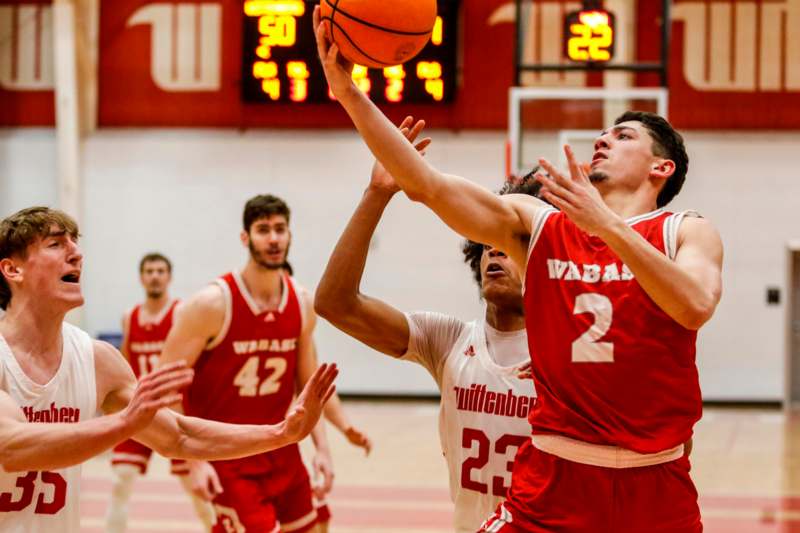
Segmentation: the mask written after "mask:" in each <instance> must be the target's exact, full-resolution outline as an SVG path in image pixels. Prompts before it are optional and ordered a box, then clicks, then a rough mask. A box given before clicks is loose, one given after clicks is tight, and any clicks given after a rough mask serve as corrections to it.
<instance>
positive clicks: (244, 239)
mask: <svg viewBox="0 0 800 533" xmlns="http://www.w3.org/2000/svg"><path fill="white" fill-rule="evenodd" d="M239 238H240V239H241V241H242V244H243V245H244V247H245V248H247V247H248V246H250V235H249V234H248V233H247V232H246V231H245V230H242V232H241V233H240V234H239Z"/></svg>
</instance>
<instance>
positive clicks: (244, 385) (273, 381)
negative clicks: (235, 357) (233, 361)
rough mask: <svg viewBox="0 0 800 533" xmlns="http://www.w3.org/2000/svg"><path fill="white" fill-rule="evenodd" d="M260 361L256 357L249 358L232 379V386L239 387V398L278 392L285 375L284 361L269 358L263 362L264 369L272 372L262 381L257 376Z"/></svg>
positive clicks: (279, 358) (280, 358)
mask: <svg viewBox="0 0 800 533" xmlns="http://www.w3.org/2000/svg"><path fill="white" fill-rule="evenodd" d="M260 360H261V358H260V357H259V356H257V355H253V356H251V357H249V358H248V359H247V361H245V363H244V364H243V365H242V368H241V369H240V370H239V372H238V373H237V374H236V377H235V378H233V384H234V385H236V386H237V387H239V396H256V395H258V396H267V395H268V394H275V393H276V392H278V391H279V390H280V388H281V378H282V377H283V375H284V374H285V373H286V359H284V358H283V357H270V358H268V359H267V360H265V361H264V368H266V369H268V370H272V372H271V373H270V374H269V376H267V378H266V379H265V380H263V381H262V380H261V378H260V377H259V375H258V369H259V361H260Z"/></svg>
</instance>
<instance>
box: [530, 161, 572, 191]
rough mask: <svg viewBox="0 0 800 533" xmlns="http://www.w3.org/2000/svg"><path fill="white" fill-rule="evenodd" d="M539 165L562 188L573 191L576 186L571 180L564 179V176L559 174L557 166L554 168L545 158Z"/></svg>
mask: <svg viewBox="0 0 800 533" xmlns="http://www.w3.org/2000/svg"><path fill="white" fill-rule="evenodd" d="M539 164H540V165H541V166H542V168H543V169H545V170H546V171H547V173H548V174H549V175H550V177H551V178H552V179H553V181H555V182H556V183H558V184H559V185H561V186H562V187H565V188H567V189H570V190H571V189H572V188H573V187H574V186H575V185H574V183H573V182H572V181H571V180H569V179H567V178H566V177H564V175H563V174H562V173H561V172H559V171H558V169H557V168H556V167H555V166H553V164H552V163H550V161H548V160H547V159H545V158H543V157H541V158H539Z"/></svg>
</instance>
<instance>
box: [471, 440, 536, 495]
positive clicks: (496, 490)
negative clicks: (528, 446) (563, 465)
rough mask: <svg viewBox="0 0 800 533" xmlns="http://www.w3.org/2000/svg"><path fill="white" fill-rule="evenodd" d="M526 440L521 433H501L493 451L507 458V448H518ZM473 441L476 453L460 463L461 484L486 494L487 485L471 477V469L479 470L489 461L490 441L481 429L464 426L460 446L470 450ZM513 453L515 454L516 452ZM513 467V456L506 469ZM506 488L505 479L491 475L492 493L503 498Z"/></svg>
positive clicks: (509, 469) (487, 490) (509, 470)
mask: <svg viewBox="0 0 800 533" xmlns="http://www.w3.org/2000/svg"><path fill="white" fill-rule="evenodd" d="M526 440H528V437H523V436H522V435H503V436H502V437H500V438H499V439H497V441H496V442H495V443H494V451H495V453H497V454H498V455H501V456H503V457H504V458H508V455H507V454H508V449H509V448H519V447H520V446H522V444H523V443H524V442H525V441H526ZM473 442H477V443H478V455H476V456H475V457H467V458H466V459H464V462H463V463H461V486H462V487H464V488H465V489H469V490H474V491H475V492H480V493H481V494H488V493H489V485H488V484H486V483H481V482H480V481H475V480H474V479H472V471H473V470H481V469H483V467H484V466H486V465H487V464H488V463H489V449H490V448H491V443H490V442H489V437H487V436H486V433H484V432H483V431H481V430H479V429H472V428H464V431H463V432H462V434H461V447H462V448H464V449H467V450H470V449H472V443H473ZM514 453H515V454H516V452H514ZM513 467H514V456H512V457H511V461H508V462H507V463H506V471H507V472H511V469H512V468H513ZM508 489H509V487H507V486H506V485H505V480H504V479H503V477H502V476H493V477H492V494H493V495H495V496H500V497H501V498H505V497H506V493H507V492H508Z"/></svg>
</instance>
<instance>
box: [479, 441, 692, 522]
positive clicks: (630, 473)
mask: <svg viewBox="0 0 800 533" xmlns="http://www.w3.org/2000/svg"><path fill="white" fill-rule="evenodd" d="M702 530H703V526H702V523H701V521H700V509H699V507H698V505H697V490H696V489H695V487H694V483H692V480H691V478H690V477H689V460H688V458H686V457H685V456H684V457H682V458H680V459H677V460H675V461H671V462H668V463H663V464H659V465H654V466H643V467H637V468H604V467H599V466H591V465H585V464H581V463H575V462H572V461H567V460H565V459H561V458H560V457H557V456H555V455H551V454H549V453H546V452H543V451H541V450H538V449H536V448H535V447H534V446H533V445H532V444H531V443H530V441H528V442H526V443H525V444H523V445H522V447H520V450H519V453H518V454H517V457H516V459H515V461H514V471H513V474H512V478H511V490H510V491H509V495H508V499H507V500H506V501H505V502H503V503H502V504H500V505H499V506H498V508H497V510H496V511H495V513H494V515H492V516H491V517H489V519H488V520H487V521H486V522H484V524H483V526H482V527H481V529H480V532H483V533H540V532H541V533H544V532H570V533H584V532H586V533H589V532H591V533H597V532H606V531H608V532H612V531H613V532H614V533H641V532H645V531H646V532H648V533H667V532H669V533H678V532H680V533H684V532H686V533H699V532H701V531H702Z"/></svg>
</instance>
